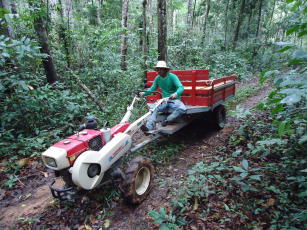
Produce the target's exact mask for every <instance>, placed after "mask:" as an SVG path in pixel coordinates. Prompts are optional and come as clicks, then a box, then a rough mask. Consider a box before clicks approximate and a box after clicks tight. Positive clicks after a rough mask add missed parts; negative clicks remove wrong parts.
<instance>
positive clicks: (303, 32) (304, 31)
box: [298, 8, 307, 38]
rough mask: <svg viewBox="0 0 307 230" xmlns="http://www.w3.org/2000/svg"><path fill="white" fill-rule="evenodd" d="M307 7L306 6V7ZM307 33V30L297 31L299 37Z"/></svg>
mask: <svg viewBox="0 0 307 230" xmlns="http://www.w3.org/2000/svg"><path fill="white" fill-rule="evenodd" d="M306 9H307V8H306ZM306 34H307V30H303V31H301V32H299V33H298V37H299V38H300V37H302V36H304V35H306Z"/></svg>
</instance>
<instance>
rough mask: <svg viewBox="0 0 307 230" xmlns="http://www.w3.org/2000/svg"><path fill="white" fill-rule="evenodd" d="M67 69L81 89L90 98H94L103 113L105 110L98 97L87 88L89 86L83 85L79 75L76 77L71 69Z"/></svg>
mask: <svg viewBox="0 0 307 230" xmlns="http://www.w3.org/2000/svg"><path fill="white" fill-rule="evenodd" d="M67 69H68V70H69V72H70V73H71V74H72V75H73V76H74V77H75V78H76V79H77V81H78V83H79V85H80V86H81V88H82V89H84V90H85V92H86V93H87V95H89V97H90V98H92V100H93V101H94V102H95V103H96V104H97V105H98V107H99V108H100V109H101V111H103V110H104V109H103V105H102V104H101V103H100V101H99V100H98V99H97V97H96V96H95V95H94V94H93V93H92V91H91V90H90V89H89V88H87V86H86V85H85V84H83V82H82V81H81V79H80V78H79V76H78V75H76V74H75V73H74V72H73V71H72V70H71V69H69V68H67Z"/></svg>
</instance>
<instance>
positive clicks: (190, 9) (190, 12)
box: [187, 0, 193, 30]
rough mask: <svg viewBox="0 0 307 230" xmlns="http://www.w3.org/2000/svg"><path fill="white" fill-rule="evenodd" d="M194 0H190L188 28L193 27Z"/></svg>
mask: <svg viewBox="0 0 307 230" xmlns="http://www.w3.org/2000/svg"><path fill="white" fill-rule="evenodd" d="M192 9H193V0H189V1H188V15H187V16H188V17H187V26H188V30H190V29H191V26H192V13H193V10H192Z"/></svg>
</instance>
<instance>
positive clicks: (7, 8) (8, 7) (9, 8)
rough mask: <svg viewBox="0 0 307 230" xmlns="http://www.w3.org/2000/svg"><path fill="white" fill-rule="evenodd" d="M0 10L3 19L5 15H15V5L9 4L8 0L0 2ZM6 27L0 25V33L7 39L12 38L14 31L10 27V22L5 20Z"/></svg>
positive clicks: (0, 0)
mask: <svg viewBox="0 0 307 230" xmlns="http://www.w3.org/2000/svg"><path fill="white" fill-rule="evenodd" d="M0 8H2V9H3V10H2V11H3V13H1V14H3V18H4V15H5V14H6V13H9V14H11V13H13V14H16V13H17V12H16V9H15V4H13V3H11V2H10V0H0ZM5 21H6V25H0V32H1V33H3V34H4V35H6V36H7V37H11V38H12V37H13V36H14V30H13V27H12V22H11V21H10V20H5Z"/></svg>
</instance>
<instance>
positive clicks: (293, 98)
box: [280, 94, 301, 105]
mask: <svg viewBox="0 0 307 230" xmlns="http://www.w3.org/2000/svg"><path fill="white" fill-rule="evenodd" d="M300 101H301V95H297V94H292V95H289V96H287V97H285V98H284V99H282V100H281V102H280V103H284V104H287V105H294V104H296V103H298V102H300Z"/></svg>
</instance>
